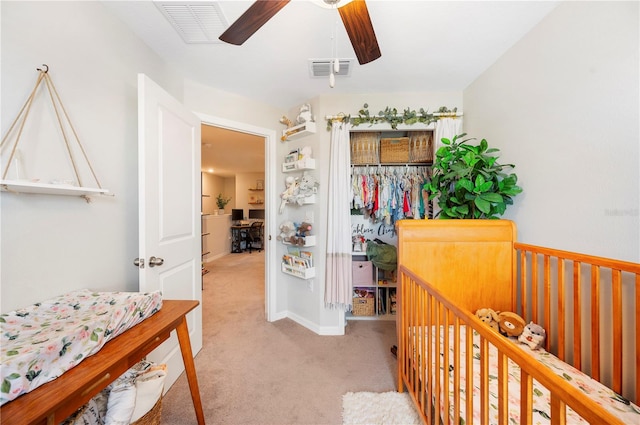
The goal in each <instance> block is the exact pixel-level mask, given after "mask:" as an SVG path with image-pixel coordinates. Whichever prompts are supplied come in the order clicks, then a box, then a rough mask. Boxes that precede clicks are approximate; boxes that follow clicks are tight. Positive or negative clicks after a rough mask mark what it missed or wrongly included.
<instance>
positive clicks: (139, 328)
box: [0, 300, 204, 425]
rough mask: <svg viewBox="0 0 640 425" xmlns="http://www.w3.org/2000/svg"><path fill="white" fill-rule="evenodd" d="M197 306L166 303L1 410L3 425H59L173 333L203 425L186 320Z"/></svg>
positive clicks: (193, 303) (189, 302)
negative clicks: (78, 362)
mask: <svg viewBox="0 0 640 425" xmlns="http://www.w3.org/2000/svg"><path fill="white" fill-rule="evenodd" d="M198 304H199V303H198V301H194V300H164V301H163V302H162V309H160V311H158V312H157V313H155V314H154V315H153V316H151V317H149V318H147V319H146V320H144V321H142V322H141V323H139V324H137V325H136V326H134V327H133V328H131V329H129V330H127V331H126V332H124V333H122V334H121V335H118V336H117V337H115V338H114V339H112V340H111V341H109V342H107V343H106V344H105V345H104V347H102V349H101V350H100V351H98V352H97V353H95V354H94V355H92V356H90V357H87V358H86V359H84V360H83V361H82V362H81V363H80V364H79V365H77V366H76V367H74V368H73V369H71V370H68V371H67V372H65V373H64V374H63V375H62V376H60V377H58V378H56V379H54V380H53V381H51V382H48V383H46V384H44V385H41V386H40V387H38V388H36V389H35V390H33V391H31V392H29V393H27V394H23V395H21V396H20V397H18V398H16V399H15V400H13V401H10V402H8V403H6V404H5V405H3V406H2V407H1V408H0V418H1V420H2V424H3V425H12V424H19V425H24V424H47V425H57V424H59V423H60V422H62V421H63V420H64V419H66V418H67V417H68V416H69V415H71V414H72V413H73V412H75V411H76V410H77V409H78V408H79V407H81V406H82V405H84V404H85V403H87V402H88V401H89V400H90V399H91V398H92V397H93V396H95V395H96V394H98V393H99V392H100V391H101V390H102V389H103V388H105V387H106V386H107V385H109V384H110V383H111V382H113V381H114V380H115V379H116V378H118V377H119V376H120V375H122V374H123V373H124V372H126V371H127V370H128V369H129V368H130V367H132V366H133V365H135V364H136V363H137V362H139V361H140V360H141V359H142V358H143V357H144V356H146V355H147V354H148V353H149V352H151V351H152V350H153V349H155V348H156V347H158V346H159V345H160V344H161V343H162V342H164V341H165V340H166V339H167V338H169V335H170V333H171V331H173V330H174V329H175V330H176V332H177V334H178V341H179V343H180V351H181V353H182V360H183V361H184V366H185V370H186V372H187V380H188V382H189V388H190V390H191V399H192V400H193V406H194V408H195V411H196V418H197V420H198V424H200V425H204V412H203V410H202V400H201V398H200V390H199V389H198V378H197V376H196V369H195V364H194V361H193V353H192V351H191V341H190V339H189V329H188V328H187V319H186V315H187V313H189V312H190V311H191V310H193V309H194V308H196V307H197V306H198Z"/></svg>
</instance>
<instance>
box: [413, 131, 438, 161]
mask: <svg viewBox="0 0 640 425" xmlns="http://www.w3.org/2000/svg"><path fill="white" fill-rule="evenodd" d="M409 161H410V162H412V163H432V162H433V132H431V131H413V132H411V133H409Z"/></svg>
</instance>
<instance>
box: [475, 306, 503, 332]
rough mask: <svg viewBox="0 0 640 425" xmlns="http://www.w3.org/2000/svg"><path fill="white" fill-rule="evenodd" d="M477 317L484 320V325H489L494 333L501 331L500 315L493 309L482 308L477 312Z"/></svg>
mask: <svg viewBox="0 0 640 425" xmlns="http://www.w3.org/2000/svg"><path fill="white" fill-rule="evenodd" d="M476 316H478V318H479V319H480V320H482V321H483V322H484V323H486V324H487V325H489V327H490V328H491V329H493V330H494V331H496V332H499V331H500V329H499V327H498V313H496V312H495V311H493V310H492V309H490V308H480V309H478V310H476Z"/></svg>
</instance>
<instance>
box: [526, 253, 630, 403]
mask: <svg viewBox="0 0 640 425" xmlns="http://www.w3.org/2000/svg"><path fill="white" fill-rule="evenodd" d="M514 248H515V249H516V251H517V263H518V289H517V294H518V299H517V312H518V313H519V314H520V315H521V316H522V317H523V318H524V319H525V320H526V321H527V322H529V321H533V322H535V323H538V324H540V325H542V326H543V327H544V328H545V329H546V330H547V335H548V336H549V337H548V338H547V340H546V350H547V351H549V352H551V353H553V354H555V355H556V356H557V357H558V358H560V359H561V360H563V361H565V362H566V363H569V364H571V365H572V366H574V367H575V368H576V369H579V370H580V371H582V372H583V373H585V374H587V375H590V376H591V377H592V378H593V379H595V380H597V381H600V382H602V383H604V384H605V385H607V386H608V387H610V388H611V389H612V390H614V391H615V392H617V393H618V394H621V395H622V396H623V397H625V398H627V399H631V400H635V404H640V264H638V263H631V262H625V261H618V260H612V259H608V258H602V257H596V256H591V255H585V254H577V253H574V252H567V251H560V250H556V249H550V248H544V247H539V246H533V245H527V244H522V243H514ZM634 341H635V342H634ZM623 367H624V370H625V371H627V372H625V373H624V374H623ZM634 369H635V373H633V372H628V371H633V370H634ZM633 393H635V396H634V394H633Z"/></svg>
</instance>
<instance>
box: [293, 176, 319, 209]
mask: <svg viewBox="0 0 640 425" xmlns="http://www.w3.org/2000/svg"><path fill="white" fill-rule="evenodd" d="M318 186H319V183H318V181H317V180H316V178H315V177H313V175H311V174H309V173H306V172H305V173H304V174H303V175H302V178H301V179H300V183H299V185H298V194H299V196H298V204H300V205H302V204H303V202H304V198H305V197H307V196H311V195H313V194H314V193H316V192H317V188H318Z"/></svg>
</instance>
